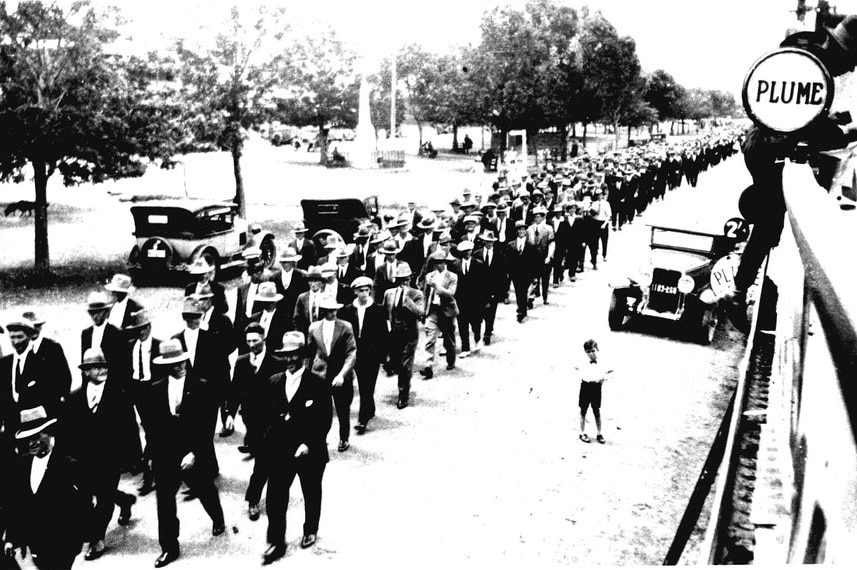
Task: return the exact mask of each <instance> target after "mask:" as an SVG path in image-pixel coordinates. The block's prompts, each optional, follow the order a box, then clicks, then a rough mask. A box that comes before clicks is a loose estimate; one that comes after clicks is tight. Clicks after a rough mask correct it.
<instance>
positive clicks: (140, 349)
mask: <svg viewBox="0 0 857 570" xmlns="http://www.w3.org/2000/svg"><path fill="white" fill-rule="evenodd" d="M137 363H138V364H137V365H138V366H139V369H138V370H139V374H140V376H139V380H142V379H143V378H145V376H146V374H145V372H143V341H139V342H138V343H137Z"/></svg>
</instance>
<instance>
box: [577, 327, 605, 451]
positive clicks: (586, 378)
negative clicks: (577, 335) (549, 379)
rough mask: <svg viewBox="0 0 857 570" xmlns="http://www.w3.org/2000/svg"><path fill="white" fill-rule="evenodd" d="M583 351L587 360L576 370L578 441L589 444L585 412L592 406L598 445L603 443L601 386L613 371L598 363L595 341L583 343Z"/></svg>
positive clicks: (590, 340)
mask: <svg viewBox="0 0 857 570" xmlns="http://www.w3.org/2000/svg"><path fill="white" fill-rule="evenodd" d="M583 350H584V352H586V356H587V359H586V360H585V361H584V362H583V363H582V364H580V365H579V366H577V368H576V369H577V372H578V374H579V376H580V396H579V397H578V405H579V406H580V436H579V439H580V441H582V442H583V443H589V436H588V435H586V410H587V409H588V408H589V407H590V406H592V415H593V416H595V427H596V428H597V429H598V435H597V436H596V437H595V439H596V441H598V443H604V436H603V435H601V384H602V383H603V382H604V381H605V380H607V379H608V378H609V377H610V375H611V374H612V373H613V370H612V369H610V368H608V367H606V366H605V365H604V363H603V362H598V343H597V342H595V340H593V339H589V340H587V341H586V342H584V343H583Z"/></svg>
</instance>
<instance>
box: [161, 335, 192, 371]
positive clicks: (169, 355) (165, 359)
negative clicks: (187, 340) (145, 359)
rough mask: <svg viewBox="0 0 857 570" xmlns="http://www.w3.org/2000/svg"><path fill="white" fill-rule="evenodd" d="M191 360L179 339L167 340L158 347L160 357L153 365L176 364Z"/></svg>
mask: <svg viewBox="0 0 857 570" xmlns="http://www.w3.org/2000/svg"><path fill="white" fill-rule="evenodd" d="M188 358H190V357H189V356H188V355H187V353H186V352H185V351H184V349H183V348H182V343H181V341H180V340H179V339H177V338H171V339H170V340H165V341H164V342H162V343H161V345H160V346H159V347H158V356H156V357H155V359H154V360H152V363H153V364H159V365H160V364H175V363H176V362H182V361H184V360H187V359H188Z"/></svg>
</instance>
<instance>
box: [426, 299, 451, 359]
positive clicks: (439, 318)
mask: <svg viewBox="0 0 857 570" xmlns="http://www.w3.org/2000/svg"><path fill="white" fill-rule="evenodd" d="M438 333H440V334H442V335H443V347H444V348H445V349H446V363H447V364H448V365H449V366H453V365H454V364H455V320H454V317H447V316H445V315H443V314H442V313H441V312H440V310H439V309H436V308H432V309H431V311H430V312H429V314H428V316H427V317H426V344H425V348H426V368H431V367H432V366H434V359H435V353H436V352H437V351H436V350H435V345H436V344H437V335H438Z"/></svg>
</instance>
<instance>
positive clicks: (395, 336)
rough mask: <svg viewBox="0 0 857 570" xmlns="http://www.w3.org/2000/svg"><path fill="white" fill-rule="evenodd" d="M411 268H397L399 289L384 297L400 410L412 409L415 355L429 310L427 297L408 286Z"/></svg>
mask: <svg viewBox="0 0 857 570" xmlns="http://www.w3.org/2000/svg"><path fill="white" fill-rule="evenodd" d="M410 280H411V268H410V267H409V266H408V264H407V263H400V264H399V266H398V267H397V268H396V286H395V287H393V288H392V289H389V290H387V292H386V293H385V294H384V302H383V305H384V308H385V309H386V311H387V322H388V323H389V327H390V336H389V339H390V342H389V344H390V361H391V363H392V364H393V365H394V366H395V369H396V371H397V373H398V375H399V378H398V381H399V400H398V402H397V403H396V407H397V408H398V409H400V410H401V409H404V408H407V407H408V404H409V402H410V394H411V376H412V375H413V370H414V353H415V352H416V348H417V339H418V338H419V325H418V323H419V320H420V319H421V318H422V317H423V311H424V309H425V307H424V305H423V294H422V293H420V292H419V290H417V289H414V288H413V287H411V286H410V285H408V283H410Z"/></svg>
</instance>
